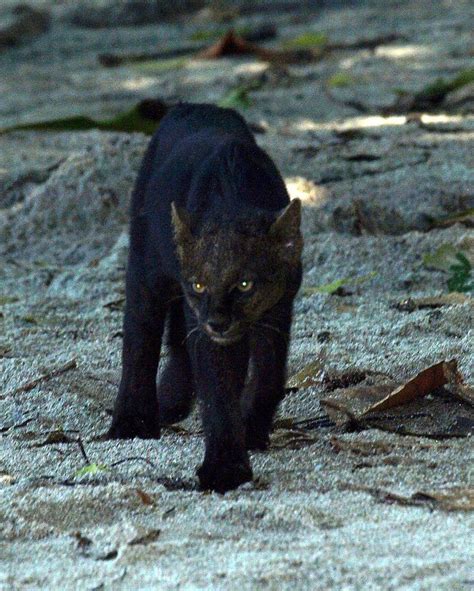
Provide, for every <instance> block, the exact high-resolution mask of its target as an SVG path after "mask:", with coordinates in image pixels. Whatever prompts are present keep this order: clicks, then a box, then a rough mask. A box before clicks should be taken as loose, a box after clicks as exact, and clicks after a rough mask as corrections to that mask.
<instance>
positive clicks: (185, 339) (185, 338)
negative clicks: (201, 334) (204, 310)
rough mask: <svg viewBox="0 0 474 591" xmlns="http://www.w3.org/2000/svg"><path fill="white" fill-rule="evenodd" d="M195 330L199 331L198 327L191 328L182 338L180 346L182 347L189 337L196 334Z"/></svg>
mask: <svg viewBox="0 0 474 591" xmlns="http://www.w3.org/2000/svg"><path fill="white" fill-rule="evenodd" d="M197 330H199V325H197V326H195V327H194V328H192V329H191V330H190V331H189V332H188V334H187V335H186V336H185V337H184V339H183V342H182V343H181V344H182V345H184V343H185V342H186V341H187V340H188V339H189V337H190V336H191V335H192V334H193V333H194V332H196V331H197Z"/></svg>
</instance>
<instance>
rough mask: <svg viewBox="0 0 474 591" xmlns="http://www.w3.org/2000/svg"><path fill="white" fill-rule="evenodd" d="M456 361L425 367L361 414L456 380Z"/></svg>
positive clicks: (395, 403)
mask: <svg viewBox="0 0 474 591" xmlns="http://www.w3.org/2000/svg"><path fill="white" fill-rule="evenodd" d="M458 375H459V374H458V370H457V362H456V360H455V359H452V360H451V361H441V362H440V363H436V364H435V365H432V366H431V367H427V368H426V369H424V370H423V371H421V372H420V373H419V374H418V375H417V376H415V377H414V378H413V379H411V380H410V381H408V382H406V384H403V385H402V386H399V387H398V388H396V389H395V390H393V392H390V394H389V395H388V396H385V398H382V400H380V401H379V402H376V403H375V404H373V405H371V406H370V407H369V408H368V409H367V410H366V411H364V413H363V414H368V413H371V412H377V411H381V410H386V409H388V408H393V407H394V406H400V405H401V404H406V403H407V402H410V401H412V400H415V398H422V397H423V396H426V395H427V394H429V393H430V392H433V390H436V389H437V388H441V386H444V385H445V384H447V383H448V382H451V381H453V380H454V381H458V379H457V377H456V376H458Z"/></svg>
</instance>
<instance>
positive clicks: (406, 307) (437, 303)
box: [394, 291, 474, 312]
mask: <svg viewBox="0 0 474 591" xmlns="http://www.w3.org/2000/svg"><path fill="white" fill-rule="evenodd" d="M465 303H468V304H470V305H471V306H474V298H472V297H471V296H468V295H466V294H463V293H459V292H457V291H453V292H452V293H447V294H443V295H439V296H434V297H430V298H408V299H406V300H402V301H401V302H398V303H397V304H395V306H394V307H395V308H396V309H397V310H400V311H401V312H414V311H415V310H423V309H425V308H428V309H435V308H441V307H443V306H456V305H462V304H465Z"/></svg>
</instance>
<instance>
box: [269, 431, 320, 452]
mask: <svg viewBox="0 0 474 591" xmlns="http://www.w3.org/2000/svg"><path fill="white" fill-rule="evenodd" d="M315 441H317V440H316V438H315V437H314V436H313V435H310V434H309V433H307V432H306V431H303V430H301V429H276V430H275V431H274V432H273V433H272V435H271V439H270V446H271V447H272V448H273V449H285V448H288V449H300V448H301V447H305V446H306V445H311V444H312V443H314V442H315Z"/></svg>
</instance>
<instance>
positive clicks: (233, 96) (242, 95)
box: [217, 86, 252, 109]
mask: <svg viewBox="0 0 474 591" xmlns="http://www.w3.org/2000/svg"><path fill="white" fill-rule="evenodd" d="M217 104H218V106H219V107H227V108H230V109H248V108H249V107H251V106H252V99H251V98H250V97H249V89H248V87H247V86H238V87H237V88H234V89H233V90H231V91H230V92H228V93H227V94H226V95H225V96H224V97H222V98H221V100H220V101H218V103H217Z"/></svg>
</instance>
